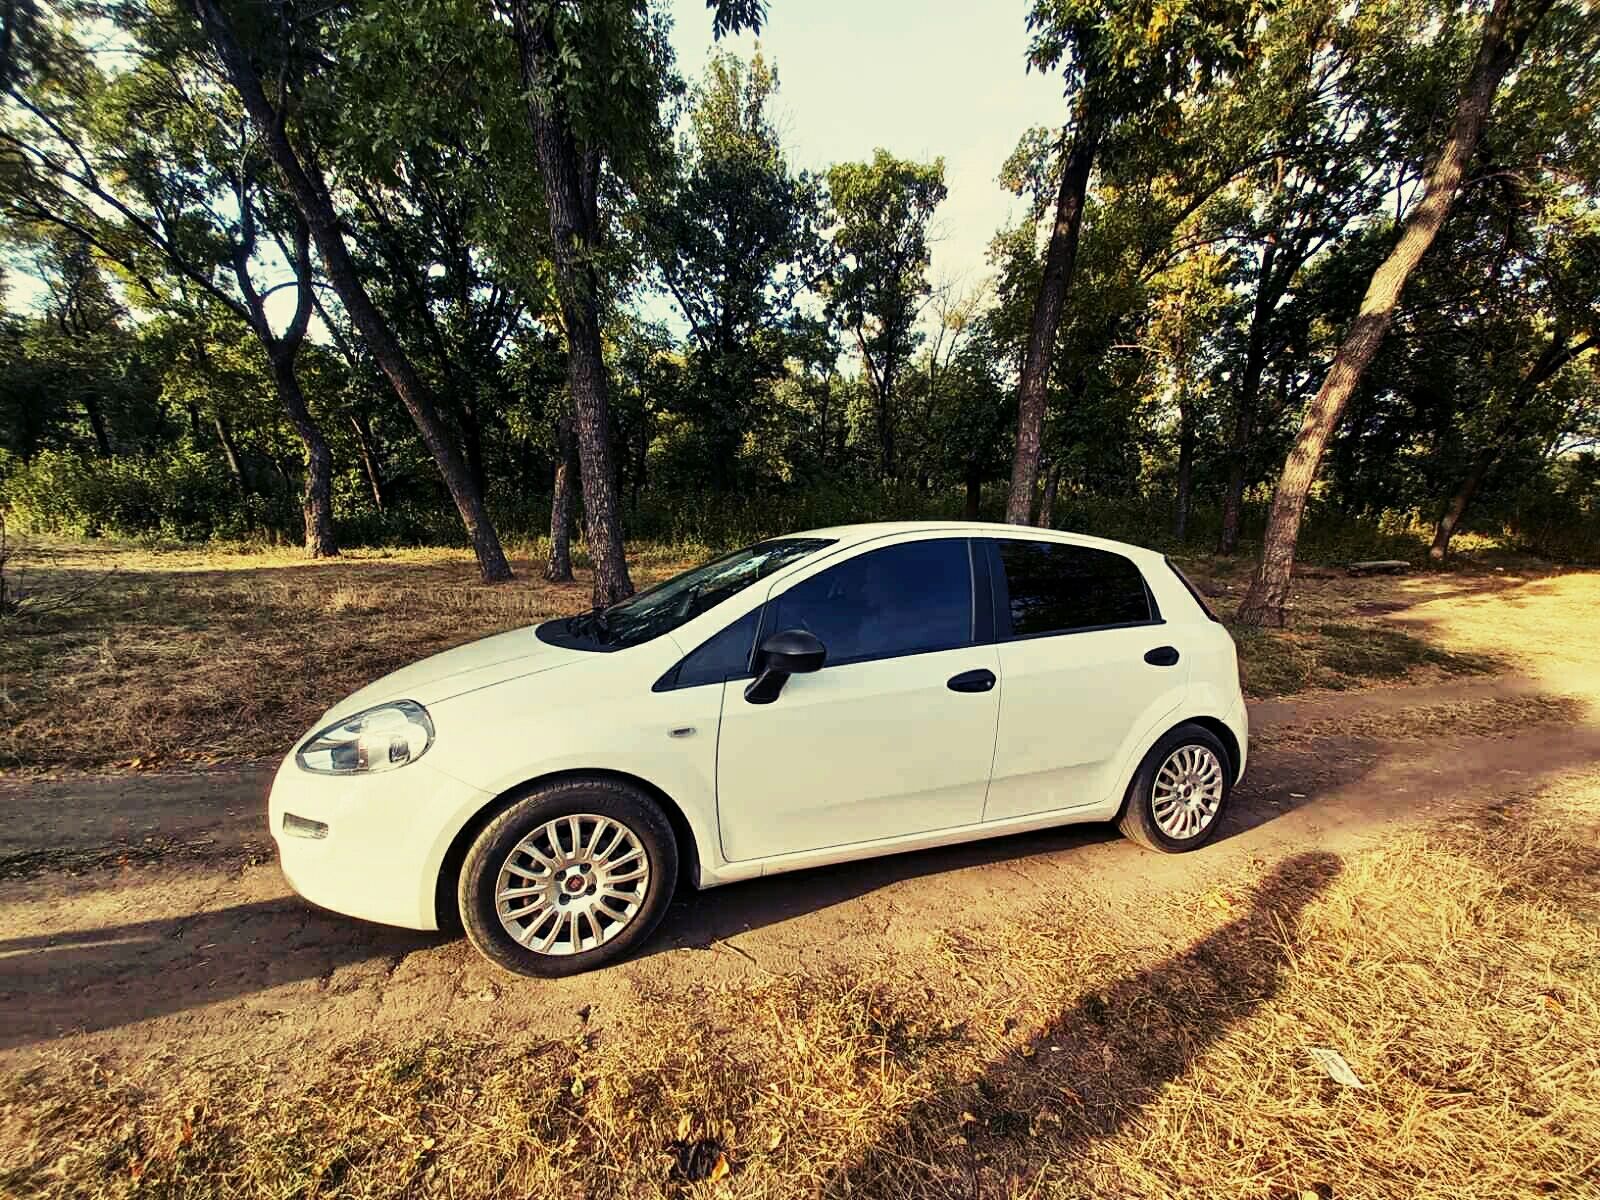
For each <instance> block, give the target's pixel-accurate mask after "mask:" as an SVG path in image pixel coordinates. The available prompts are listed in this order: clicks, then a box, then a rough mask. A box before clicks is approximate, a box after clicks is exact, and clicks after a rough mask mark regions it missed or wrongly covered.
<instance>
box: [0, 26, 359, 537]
mask: <svg viewBox="0 0 1600 1200" xmlns="http://www.w3.org/2000/svg"><path fill="white" fill-rule="evenodd" d="M130 33H132V34H133V35H134V37H133V44H134V49H135V52H136V53H135V54H134V56H133V62H134V65H133V66H132V67H131V68H130V69H125V70H120V71H118V72H117V73H116V74H115V75H112V76H110V77H108V76H107V75H105V74H103V73H102V72H101V71H100V69H99V66H98V64H97V63H96V62H95V60H94V55H93V53H92V51H90V50H89V49H88V48H87V47H85V46H81V45H76V44H74V43H73V42H72V40H71V38H70V35H69V34H67V33H66V32H65V31H62V32H60V33H59V34H58V36H57V39H56V41H57V45H58V46H59V47H60V48H61V50H62V55H61V60H62V65H61V69H60V70H59V72H58V73H56V74H55V75H54V76H53V77H49V78H41V79H39V80H37V81H36V82H37V83H38V86H37V87H33V86H28V85H26V84H24V85H22V86H20V87H19V88H18V89H17V90H15V91H14V93H13V95H12V97H11V100H12V103H13V105H14V106H15V109H16V110H18V111H19V112H20V113H21V114H22V116H23V120H22V122H21V123H20V125H19V127H17V128H12V127H7V128H5V129H4V130H0V143H5V144H7V145H9V146H10V147H11V148H12V149H13V150H14V151H15V152H16V153H15V162H16V164H17V165H18V167H19V168H20V169H19V170H18V171H16V172H14V173H13V174H12V175H11V176H10V178H9V180H8V184H9V186H7V187H6V188H5V189H4V192H3V195H4V205H5V208H6V210H7V211H8V212H9V213H10V214H11V215H12V216H13V218H18V219H22V220H25V221H29V222H32V223H33V224H35V225H38V226H55V227H57V228H59V229H61V230H64V231H66V232H67V234H68V235H69V236H70V238H71V239H73V240H75V241H76V242H78V243H79V244H81V245H83V246H85V247H87V246H91V245H92V246H93V248H94V250H95V252H96V253H97V254H99V255H100V256H102V257H104V258H106V259H108V260H110V261H113V262H115V263H116V264H117V265H118V266H119V267H120V268H121V269H122V270H123V271H124V272H125V273H126V274H127V275H128V276H129V277H130V278H131V279H132V280H133V281H134V282H135V284H136V286H137V287H138V289H139V291H140V292H141V293H142V295H143V296H144V302H145V303H149V304H151V305H154V306H157V307H159V306H162V305H163V304H168V303H172V302H174V301H176V302H177V303H178V304H179V306H180V307H183V306H184V305H185V303H186V302H184V301H182V300H181V297H182V296H183V295H184V293H185V292H186V291H187V289H189V288H190V287H193V288H197V289H199V291H201V292H203V293H204V294H205V295H206V296H207V297H209V298H210V299H211V300H214V301H216V302H218V303H220V304H221V305H222V306H223V308H224V309H225V310H227V311H228V312H230V313H231V314H232V315H233V316H234V317H235V318H236V319H237V320H239V321H241V322H242V323H243V324H244V325H245V326H246V327H248V328H249V329H250V331H251V332H252V333H253V334H254V335H255V336H256V338H257V341H258V342H259V344H260V346H261V349H262V351H263V353H264V354H265V356H266V358H267V360H268V363H269V365H270V367H271V371H272V378H273V380H274V383H275V385H276V387H277V392H278V397H279V400H280V402H281V405H282V408H283V411H284V413H285V415H286V416H287V417H288V419H289V421H290V424H291V425H292V426H293V427H294V429H295V430H296V432H297V434H298V435H299V437H300V439H301V441H302V444H303V446H304V452H305V473H304V496H303V506H302V507H303V512H304V517H305V547H306V552H307V553H308V554H310V555H311V556H313V557H322V556H325V555H331V554H337V553H338V546H337V543H336V541H335V539H334V532H333V504H332V490H331V478H332V457H331V453H330V451H329V449H328V443H327V440H326V438H325V437H324V436H323V432H322V430H321V428H320V427H319V426H318V424H317V422H316V420H315V419H314V418H313V417H312V415H311V412H310V410H309V408H308V407H307V405H306V402H305V396H304V393H303V391H302V389H301V387H300V384H299V381H298V379H297V377H296V373H295V362H296V358H297V356H298V354H299V351H300V347H301V345H302V343H303V342H304V339H305V330H306V326H307V322H308V320H309V317H310V295H311V285H312V266H311V260H310V253H309V245H308V244H305V243H304V242H303V240H301V239H299V238H297V237H296V236H295V235H293V234H290V235H289V236H288V237H287V239H286V242H285V244H284V245H283V247H282V249H283V253H282V257H283V258H284V259H285V260H286V265H287V267H288V269H289V270H290V272H291V273H292V275H293V277H294V281H293V283H291V285H290V286H293V287H294V288H295V289H296V304H295V311H294V315H293V316H292V317H291V319H290V321H289V323H288V325H287V327H286V328H285V329H284V330H282V331H278V330H275V329H274V327H273V325H272V322H271V321H270V320H269V319H268V315H267V311H266V299H267V295H268V294H269V291H271V290H276V288H272V289H267V290H264V289H263V288H261V287H260V286H259V285H258V283H257V280H256V275H257V274H258V273H259V272H261V270H262V268H263V262H262V259H261V257H260V255H259V254H258V250H259V249H260V241H261V236H260V228H261V225H262V222H263V221H266V220H268V219H269V218H274V217H277V216H278V215H279V214H277V213H276V212H275V211H274V206H273V204H272V202H271V199H270V198H269V197H267V196H265V195H264V189H263V188H262V187H261V186H260V179H259V175H260V173H261V169H262V166H263V164H262V163H261V161H260V160H259V158H258V157H257V156H256V155H255V154H254V153H253V149H252V147H251V146H250V144H249V141H248V139H246V138H241V137H239V136H238V129H237V117H238V114H237V110H234V111H232V112H229V111H227V108H226V106H225V105H223V104H222V103H221V102H220V99H219V97H217V96H216V95H214V94H208V93H207V92H206V91H205V89H204V88H203V87H196V86H195V85H194V81H193V79H192V78H191V77H190V76H188V75H186V74H185V72H184V71H183V70H182V69H181V68H180V67H179V65H178V64H179V63H181V62H182V56H181V52H180V53H177V54H173V53H168V52H171V51H174V50H175V49H176V48H177V47H178V46H180V45H181V43H174V42H173V41H172V40H171V39H170V31H168V30H167V29H165V28H164V27H162V26H161V25H160V24H159V23H157V22H154V21H146V22H141V23H140V24H139V25H137V26H135V27H134V28H132V29H131V30H130ZM147 36H150V37H153V38H154V39H156V40H155V41H154V43H153V44H152V43H151V42H148V41H146V40H145V39H146V37H147ZM30 135H31V136H30ZM23 139H27V141H26V143H24V140H23ZM285 228H286V223H285V222H283V221H277V222H275V223H274V227H273V234H274V236H277V235H279V234H281V233H283V232H284V229H285ZM302 232H303V231H302ZM288 242H296V243H297V244H298V246H299V250H300V251H302V252H301V253H297V252H295V251H294V250H291V249H289V248H288V245H287V243H288ZM219 274H223V275H231V276H232V279H233V286H232V287H230V286H228V285H227V284H226V283H225V282H222V281H221V280H220V279H219V278H218V275H219ZM164 279H166V280H171V281H174V282H175V284H176V286H168V284H167V283H166V282H164ZM108 448H109V447H108Z"/></svg>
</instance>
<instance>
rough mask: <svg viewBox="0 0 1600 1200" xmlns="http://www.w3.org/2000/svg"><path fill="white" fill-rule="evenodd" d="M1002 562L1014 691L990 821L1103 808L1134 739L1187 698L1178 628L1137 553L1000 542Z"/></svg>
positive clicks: (1005, 708) (1005, 711)
mask: <svg viewBox="0 0 1600 1200" xmlns="http://www.w3.org/2000/svg"><path fill="white" fill-rule="evenodd" d="M990 561H991V563H992V568H991V569H992V571H993V573H994V576H995V597H996V604H995V623H996V638H997V641H998V643H999V658H1000V674H1001V678H1002V679H1003V681H1004V683H1003V686H1002V688H1001V698H1000V727H999V732H998V735H997V737H996V741H995V757H994V774H993V777H992V779H991V781H990V785H989V797H988V803H987V804H986V806H985V808H984V820H986V821H996V820H1004V819H1005V818H1007V817H1017V816H1025V815H1028V814H1031V813H1041V812H1053V811H1055V810H1057V809H1066V808H1076V807H1078V806H1081V805H1090V804H1099V803H1101V802H1102V801H1105V800H1107V799H1108V798H1109V797H1110V794H1111V792H1112V790H1113V789H1114V788H1115V787H1116V785H1117V782H1118V779H1117V777H1118V775H1119V773H1120V767H1121V765H1122V760H1123V758H1124V756H1125V753H1126V747H1127V746H1128V745H1129V742H1130V739H1131V738H1133V737H1135V736H1137V735H1138V734H1139V733H1142V732H1143V731H1145V730H1146V729H1148V728H1149V727H1150V725H1151V724H1152V723H1153V722H1154V721H1156V720H1158V719H1159V718H1160V717H1161V716H1162V715H1163V714H1164V713H1166V712H1168V711H1171V710H1172V709H1173V708H1176V707H1177V705H1178V702H1179V700H1180V699H1181V697H1182V694H1183V688H1184V685H1185V683H1186V682H1187V679H1188V672H1189V664H1188V662H1187V661H1185V660H1184V658H1183V657H1182V654H1181V652H1180V648H1179V647H1177V646H1176V645H1174V644H1173V643H1172V642H1171V641H1170V640H1169V637H1170V634H1171V633H1172V632H1173V627H1169V626H1165V625H1164V623H1163V622H1162V620H1161V614H1160V612H1159V611H1158V609H1157V606H1156V602H1155V598H1154V597H1153V596H1152V595H1151V593H1150V589H1149V587H1148V586H1147V585H1146V584H1145V581H1144V577H1143V575H1141V574H1140V572H1139V568H1138V567H1137V566H1136V565H1135V564H1134V562H1133V560H1132V559H1130V558H1128V557H1126V556H1125V555H1121V554H1116V553H1114V552H1112V551H1109V550H1102V549H1099V548H1095V547H1089V546H1078V545H1073V544H1071V543H1065V542H1054V541H1043V540H1025V539H1020V538H996V539H993V540H992V541H991V542H990ZM1147 656H1148V657H1147Z"/></svg>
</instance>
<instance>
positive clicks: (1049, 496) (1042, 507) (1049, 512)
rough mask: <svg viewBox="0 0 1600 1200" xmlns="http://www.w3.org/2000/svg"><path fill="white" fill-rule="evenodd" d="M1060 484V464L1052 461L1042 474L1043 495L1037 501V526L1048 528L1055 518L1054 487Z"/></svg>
mask: <svg viewBox="0 0 1600 1200" xmlns="http://www.w3.org/2000/svg"><path fill="white" fill-rule="evenodd" d="M1060 486H1061V464H1060V463H1058V462H1053V463H1051V464H1050V468H1049V470H1047V471H1046V472H1045V476H1044V497H1043V498H1042V499H1041V500H1040V501H1039V528H1040V529H1049V528H1051V526H1052V524H1053V523H1054V521H1055V519H1056V489H1057V488H1059V487H1060Z"/></svg>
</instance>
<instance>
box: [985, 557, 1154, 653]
mask: <svg viewBox="0 0 1600 1200" xmlns="http://www.w3.org/2000/svg"><path fill="white" fill-rule="evenodd" d="M998 545H999V548H1000V562H1001V564H1002V565H1003V566H1004V568H1005V586H1006V590H1007V592H1008V593H1009V596H1008V599H1009V605H1008V607H1009V609H1010V614H1011V635H1012V636H1013V637H1030V636H1033V635H1036V634H1041V633H1066V632H1069V631H1071V630H1074V629H1094V628H1096V627H1098V626H1101V625H1127V624H1131V623H1135V622H1139V621H1148V620H1150V619H1151V613H1150V596H1149V593H1148V592H1146V591H1145V586H1144V577H1143V576H1142V575H1140V574H1139V568H1138V567H1136V566H1134V565H1133V563H1132V562H1130V561H1129V560H1128V559H1126V558H1123V557H1122V555H1120V554H1111V553H1109V552H1108V551H1105V550H1091V549H1089V548H1088V547H1087V546H1066V545H1062V544H1061V543H1059V542H1013V541H1002V542H999V543H998ZM1001 632H1002V633H1003V632H1004V630H1002V631H1001Z"/></svg>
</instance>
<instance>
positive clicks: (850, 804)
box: [717, 537, 1000, 862]
mask: <svg viewBox="0 0 1600 1200" xmlns="http://www.w3.org/2000/svg"><path fill="white" fill-rule="evenodd" d="M971 553H972V550H971V544H970V543H969V541H968V539H966V538H948V537H946V538H934V539H923V540H918V541H909V542H901V543H898V544H896V545H892V546H886V547H883V548H881V549H876V550H866V551H864V552H862V553H859V554H857V555H855V556H854V557H852V558H849V559H847V560H845V561H843V562H840V563H837V564H835V565H831V566H826V567H824V568H822V569H820V570H818V571H816V572H815V573H813V574H811V575H810V576H808V577H806V578H802V579H800V580H799V581H798V582H795V583H793V584H790V585H787V587H786V589H785V590H784V591H783V592H782V594H780V595H774V596H773V597H772V598H771V599H770V600H769V601H768V609H769V613H768V620H767V621H766V622H765V624H764V629H765V630H767V631H768V632H773V631H778V630H787V629H804V630H807V631H808V632H810V633H812V634H814V635H815V636H816V637H817V638H818V640H820V641H821V642H822V644H823V646H824V647H825V648H826V649H827V653H828V657H827V661H826V663H825V664H824V666H823V668H822V669H821V670H820V671H817V672H815V673H814V674H808V675H795V676H792V677H790V679H789V680H788V682H787V684H786V685H785V687H784V689H783V692H782V694H780V695H779V696H778V698H777V700H775V701H774V702H773V703H771V704H751V703H749V702H748V701H746V700H745V698H744V687H745V684H744V682H742V681H737V680H735V681H731V682H729V683H727V684H725V685H724V688H725V690H724V695H723V701H722V725H721V732H720V734H719V740H718V746H717V812H718V820H719V822H720V825H721V832H722V849H723V853H724V854H725V855H726V856H727V858H728V859H729V860H730V861H733V862H740V861H744V860H747V859H752V858H767V857H770V856H773V855H779V854H792V853H797V852H801V851H806V850H819V849H823V848H826V847H831V846H843V845H851V844H855V843H858V842H868V841H873V840H876V839H879V838H889V837H895V836H899V835H902V834H912V833H922V832H927V831H929V830H934V829H944V828H948V827H951V826H957V825H969V824H974V823H976V822H977V821H978V820H980V819H981V817H982V815H983V801H984V793H985V790H986V789H987V787H988V783H989V767H990V763H991V761H992V759H993V756H994V739H995V726H996V720H997V717H998V713H999V699H1000V688H999V687H998V686H997V678H998V675H999V662H998V657H997V653H996V650H995V647H994V645H993V644H992V641H991V639H990V638H989V637H988V634H987V628H986V626H987V622H986V621H984V622H979V624H982V625H984V626H985V628H984V630H983V632H982V634H981V636H980V631H979V629H978V628H977V627H976V625H975V615H976V614H978V608H977V606H976V605H975V604H974V586H973V582H974V575H973V568H972V561H971ZM980 578H983V576H982V575H980ZM779 586H784V585H779ZM988 602H989V601H988V596H987V586H986V585H985V586H984V595H983V596H982V604H984V605H987V604H988ZM952 684H954V686H952Z"/></svg>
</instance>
